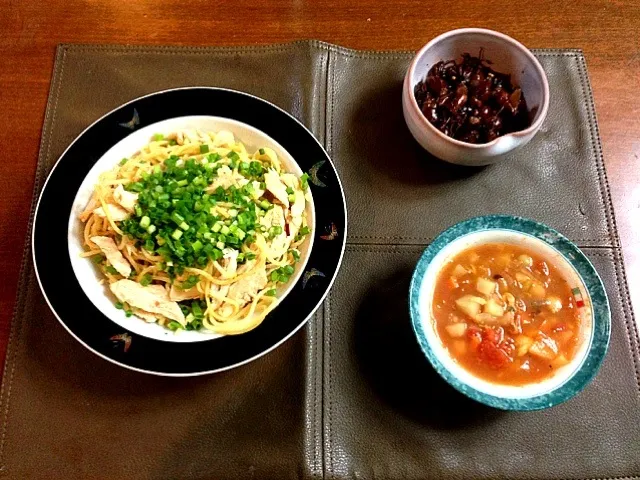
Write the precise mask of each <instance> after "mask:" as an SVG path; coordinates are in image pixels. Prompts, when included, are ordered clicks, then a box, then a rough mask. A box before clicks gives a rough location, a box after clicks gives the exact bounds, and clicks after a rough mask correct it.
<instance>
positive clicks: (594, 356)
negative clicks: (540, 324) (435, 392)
mask: <svg viewBox="0 0 640 480" xmlns="http://www.w3.org/2000/svg"><path fill="white" fill-rule="evenodd" d="M487 243H509V244H513V245H517V246H520V247H524V248H527V249H529V250H531V251H533V252H535V253H536V254H537V255H539V256H540V257H542V258H544V259H545V260H547V261H548V262H549V263H551V264H552V265H554V266H555V267H556V268H557V269H558V271H559V272H560V274H561V275H562V277H563V278H564V279H565V280H566V281H567V282H568V283H569V285H570V286H571V288H572V291H573V295H574V296H575V298H576V303H577V304H578V311H579V313H580V316H581V325H582V331H581V332H580V334H581V340H580V343H579V347H578V350H577V352H576V354H575V356H574V357H573V359H572V360H571V361H570V362H569V363H568V364H567V365H565V366H563V367H561V368H559V369H558V370H557V371H556V372H554V374H553V375H551V376H550V377H548V378H547V379H545V380H543V381H541V382H538V383H531V384H527V385H522V386H509V385H500V384H496V383H492V382H488V381H486V380H483V379H481V378H478V377H476V376H474V375H473V374H472V373H470V372H469V371H467V370H466V369H464V368H463V367H462V366H461V365H460V364H459V363H458V362H456V361H455V360H454V359H453V357H451V355H450V354H449V352H448V350H447V349H446V348H445V346H444V345H443V343H442V341H441V339H440V337H439V335H438V333H437V331H436V326H435V321H434V319H433V316H432V303H433V292H434V289H435V283H436V279H437V277H438V274H439V272H440V270H441V269H442V266H443V265H444V264H445V263H446V262H447V261H448V260H450V259H451V258H453V257H455V256H456V255H457V254H458V253H460V252H462V251H463V250H466V249H468V248H471V247H474V246H478V245H483V244H487ZM580 301H582V303H581V302H580ZM409 303H410V311H411V320H412V325H413V329H414V332H415V334H416V337H417V340H418V343H419V344H420V347H421V348H422V351H423V352H424V354H425V355H426V357H427V358H428V359H429V361H430V362H431V364H432V365H433V367H434V368H435V369H436V371H437V372H438V373H439V374H440V375H442V377H443V378H444V379H445V380H446V381H447V382H449V383H450V384H451V385H452V386H453V387H454V388H456V389H458V390H459V391H461V392H462V393H464V394H465V395H467V396H469V397H471V398H473V399H474V400H477V401H479V402H481V403H485V404H487V405H490V406H492V407H496V408H500V409H504V410H538V409H542V408H548V407H551V406H553V405H556V404H558V403H561V402H564V401H566V400H568V399H569V398H571V397H573V396H574V395H576V394H577V393H579V392H580V391H581V390H582V389H583V388H584V387H585V386H586V385H587V384H588V383H589V382H590V381H591V379H592V378H593V377H594V376H595V374H596V373H597V371H598V369H599V367H600V364H601V363H602V360H603V358H604V356H605V354H606V351H607V347H608V344H609V335H610V329H611V314H610V311H609V302H608V300H607V295H606V293H605V290H604V286H603V284H602V280H601V279H600V277H599V276H598V274H597V272H596V270H595V268H594V267H593V265H592V264H591V262H589V260H588V259H587V257H585V255H584V254H583V253H582V252H581V251H580V250H579V249H578V247H576V246H575V245H574V244H573V243H571V242H570V241H569V240H567V239H566V238H565V237H564V236H562V235H561V234H559V233H558V232H556V231H555V230H553V229H551V228H549V227H547V226H546V225H543V224H541V223H538V222H535V221H533V220H528V219H524V218H520V217H513V216H508V215H490V216H486V217H477V218H472V219H469V220H466V221H463V222H461V223H459V224H457V225H454V226H452V227H450V228H449V229H448V230H446V231H444V232H443V233H441V234H440V235H439V236H438V237H437V238H436V239H435V240H434V241H433V243H431V245H429V247H428V248H427V249H426V250H425V252H424V253H423V255H422V257H421V258H420V261H419V262H418V265H417V266H416V269H415V272H414V274H413V279H412V281H411V289H410V294H409Z"/></svg>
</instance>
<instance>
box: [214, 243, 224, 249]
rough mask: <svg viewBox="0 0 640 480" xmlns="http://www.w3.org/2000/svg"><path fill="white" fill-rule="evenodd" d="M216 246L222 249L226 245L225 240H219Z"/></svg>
mask: <svg viewBox="0 0 640 480" xmlns="http://www.w3.org/2000/svg"><path fill="white" fill-rule="evenodd" d="M216 247H218V248H219V249H220V250H222V249H223V248H224V247H225V244H224V242H218V243H216Z"/></svg>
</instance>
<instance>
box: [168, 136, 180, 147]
mask: <svg viewBox="0 0 640 480" xmlns="http://www.w3.org/2000/svg"><path fill="white" fill-rule="evenodd" d="M177 144H178V142H176V141H175V140H174V139H173V138H172V139H171V140H169V145H171V146H172V147H173V146H174V145H177Z"/></svg>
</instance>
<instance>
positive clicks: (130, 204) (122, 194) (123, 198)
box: [113, 185, 138, 213]
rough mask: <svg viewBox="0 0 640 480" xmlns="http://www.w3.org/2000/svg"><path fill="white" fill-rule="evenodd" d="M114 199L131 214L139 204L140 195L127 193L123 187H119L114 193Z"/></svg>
mask: <svg viewBox="0 0 640 480" xmlns="http://www.w3.org/2000/svg"><path fill="white" fill-rule="evenodd" d="M113 198H114V200H115V201H116V202H118V203H119V204H120V206H121V207H122V208H124V209H125V210H126V211H128V212H129V213H132V212H133V210H134V208H135V206H136V204H137V203H138V194H137V193H133V192H127V191H126V190H125V189H124V188H123V187H122V185H118V186H117V187H116V189H115V190H114V191H113Z"/></svg>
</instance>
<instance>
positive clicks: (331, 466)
mask: <svg viewBox="0 0 640 480" xmlns="http://www.w3.org/2000/svg"><path fill="white" fill-rule="evenodd" d="M332 310H333V295H331V292H329V301H328V302H327V330H328V331H329V341H328V347H329V348H328V355H327V363H328V364H329V381H328V388H329V438H328V439H327V442H328V447H329V465H328V467H329V468H328V470H329V473H330V474H331V475H332V476H333V474H334V463H333V389H332V388H331V383H332V380H331V379H332V378H333V362H332V361H331V347H332V345H331V342H332V335H331V311H332Z"/></svg>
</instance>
